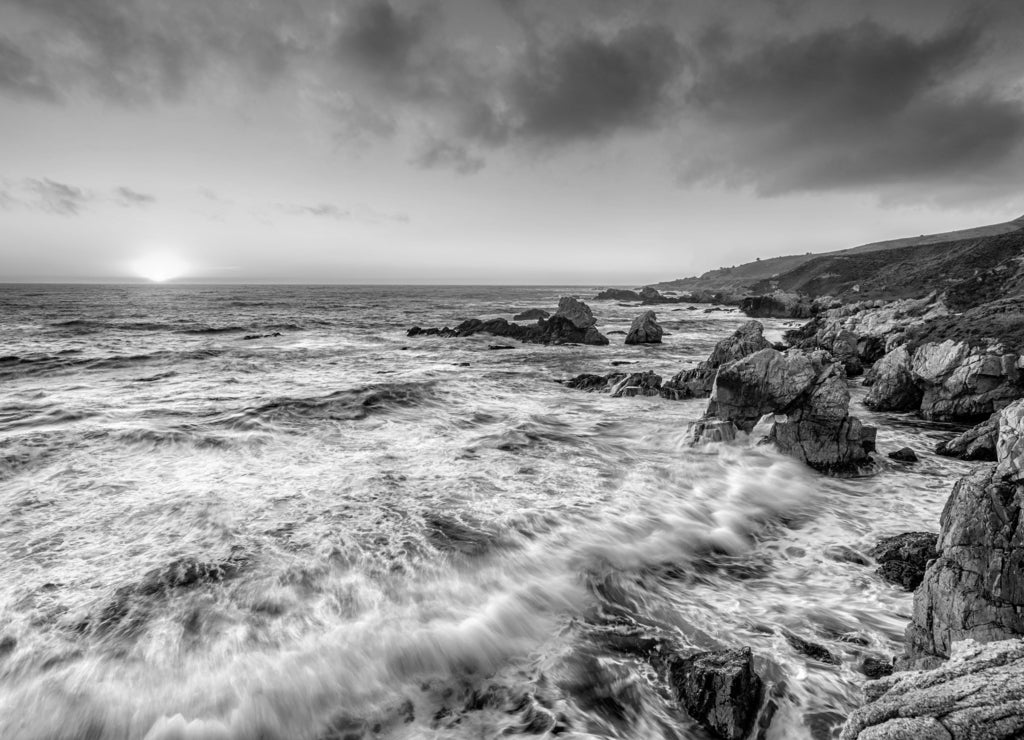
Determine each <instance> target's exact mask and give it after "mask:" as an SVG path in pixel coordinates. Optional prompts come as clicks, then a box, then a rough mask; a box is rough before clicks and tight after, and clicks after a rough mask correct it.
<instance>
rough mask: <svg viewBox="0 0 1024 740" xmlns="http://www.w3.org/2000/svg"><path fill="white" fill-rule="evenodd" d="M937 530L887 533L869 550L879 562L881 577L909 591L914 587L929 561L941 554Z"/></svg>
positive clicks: (919, 583) (921, 577)
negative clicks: (889, 534) (893, 534)
mask: <svg viewBox="0 0 1024 740" xmlns="http://www.w3.org/2000/svg"><path fill="white" fill-rule="evenodd" d="M938 539H939V536H938V535H937V534H935V533H934V532H904V533H903V534H898V535H895V536H893V537H886V538H885V539H884V540H882V541H881V542H879V543H878V544H877V545H875V546H874V547H873V548H872V549H871V552H870V553H869V554H870V555H871V557H873V558H874V559H875V560H876V561H877V562H878V564H879V568H878V570H877V571H875V572H876V573H877V574H878V575H879V576H880V577H882V578H883V579H885V580H886V581H888V582H889V583H892V584H894V585H896V586H899V587H900V588H902V589H904V590H906V591H913V590H914V589H916V588H917V587H918V586H919V585H921V581H922V580H923V579H924V572H925V569H926V568H927V567H928V563H929V562H930V561H932V560H934V559H935V558H936V557H938V551H937V550H936V549H935V545H936V543H937V542H938Z"/></svg>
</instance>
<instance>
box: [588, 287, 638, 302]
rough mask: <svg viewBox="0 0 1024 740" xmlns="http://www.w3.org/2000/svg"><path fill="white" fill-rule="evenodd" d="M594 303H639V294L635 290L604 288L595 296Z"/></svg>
mask: <svg viewBox="0 0 1024 740" xmlns="http://www.w3.org/2000/svg"><path fill="white" fill-rule="evenodd" d="M594 300H595V301H639V300H640V294H639V293H637V292H636V291H635V290H624V289H622V288H605V289H604V290H602V291H601V292H600V293H598V294H597V295H596V296H594Z"/></svg>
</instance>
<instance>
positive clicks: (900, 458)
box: [889, 447, 918, 463]
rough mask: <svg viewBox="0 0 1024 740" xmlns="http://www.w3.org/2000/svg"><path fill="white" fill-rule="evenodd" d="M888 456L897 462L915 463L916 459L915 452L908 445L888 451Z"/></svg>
mask: <svg viewBox="0 0 1024 740" xmlns="http://www.w3.org/2000/svg"><path fill="white" fill-rule="evenodd" d="M889 457H890V459H892V460H896V461H897V462H905V463H916V462H917V461H918V457H917V453H916V452H914V451H913V450H912V449H910V448H909V447H901V448H900V449H898V450H896V451H895V452H890V453H889Z"/></svg>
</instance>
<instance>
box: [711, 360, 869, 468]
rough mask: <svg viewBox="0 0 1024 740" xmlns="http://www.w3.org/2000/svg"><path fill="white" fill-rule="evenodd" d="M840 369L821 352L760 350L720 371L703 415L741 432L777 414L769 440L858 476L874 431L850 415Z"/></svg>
mask: <svg viewBox="0 0 1024 740" xmlns="http://www.w3.org/2000/svg"><path fill="white" fill-rule="evenodd" d="M849 405H850V392H849V390H848V388H847V386H846V376H845V374H844V373H843V369H842V366H841V365H839V364H837V363H834V362H832V360H831V357H830V356H829V355H828V354H827V353H825V352H822V351H820V350H819V351H815V352H810V353H804V352H801V351H800V350H790V351H788V352H786V353H785V354H783V353H781V352H779V351H778V350H775V349H763V350H761V351H760V352H755V353H754V354H752V355H750V356H748V357H745V358H743V359H741V360H737V361H736V362H731V363H728V364H726V365H723V366H722V367H720V368H719V370H718V375H717V377H716V379H715V385H714V389H713V391H712V394H711V401H710V403H709V404H708V408H707V412H706V413H705V417H709V418H715V419H719V420H722V421H730V422H732V423H733V424H735V425H736V427H737V428H738V429H741V430H743V431H744V432H748V433H749V432H750V431H751V430H753V428H754V426H755V425H756V424H757V422H758V421H759V420H760V419H761V418H762V417H763V416H765V415H766V414H769V413H772V414H775V421H774V423H773V424H772V427H771V430H770V432H769V434H768V440H769V441H770V442H772V443H774V444H775V446H776V447H777V448H778V449H779V451H781V452H783V453H784V454H787V455H790V456H792V457H795V458H797V459H798V460H801V461H803V462H805V463H807V464H808V465H809V466H811V467H813V468H815V469H816V470H820V471H821V472H824V473H829V474H834V475H846V474H850V473H856V472H858V471H859V470H860V469H861V468H862V467H863V466H865V465H866V464H868V463H869V462H870V461H871V458H870V455H869V453H870V452H873V451H874V449H875V430H874V428H871V427H864V426H863V425H862V424H861V422H860V420H859V419H857V418H855V417H852V416H850V414H849Z"/></svg>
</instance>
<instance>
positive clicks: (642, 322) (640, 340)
mask: <svg viewBox="0 0 1024 740" xmlns="http://www.w3.org/2000/svg"><path fill="white" fill-rule="evenodd" d="M663 333H664V332H663V331H662V328H661V326H660V325H659V324H658V317H657V315H656V314H655V313H654V311H644V312H643V313H642V314H640V315H639V316H637V317H636V318H635V319H633V323H632V325H631V326H630V327H629V333H628V334H626V344H661V337H662V334H663Z"/></svg>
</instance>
